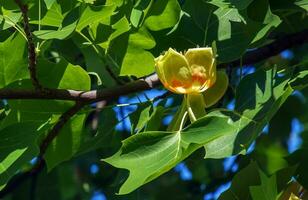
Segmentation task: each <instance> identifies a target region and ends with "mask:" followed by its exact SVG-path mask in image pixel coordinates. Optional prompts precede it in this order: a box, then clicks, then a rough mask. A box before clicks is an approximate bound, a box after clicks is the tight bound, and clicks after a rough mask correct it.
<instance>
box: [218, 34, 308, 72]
mask: <svg viewBox="0 0 308 200" xmlns="http://www.w3.org/2000/svg"><path fill="white" fill-rule="evenodd" d="M307 42H308V29H306V30H303V31H301V32H298V33H293V34H290V35H286V36H284V37H280V38H278V39H277V40H275V41H274V42H272V43H270V44H268V45H265V46H263V47H260V48H258V49H255V50H252V51H249V52H247V53H246V54H245V55H244V56H243V60H242V65H250V64H255V63H258V62H260V61H262V60H265V59H267V58H269V57H272V56H275V55H277V54H279V53H280V52H282V51H284V50H286V49H290V48H292V47H296V46H299V45H302V44H304V43H307ZM240 62H241V60H240V59H238V60H235V61H232V62H230V63H223V64H221V65H220V67H227V66H230V67H237V66H239V65H240Z"/></svg>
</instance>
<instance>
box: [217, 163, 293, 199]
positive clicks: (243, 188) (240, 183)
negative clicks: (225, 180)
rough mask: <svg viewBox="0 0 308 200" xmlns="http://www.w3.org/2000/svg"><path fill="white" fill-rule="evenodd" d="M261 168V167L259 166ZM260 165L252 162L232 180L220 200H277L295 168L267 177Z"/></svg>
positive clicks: (285, 169)
mask: <svg viewBox="0 0 308 200" xmlns="http://www.w3.org/2000/svg"><path fill="white" fill-rule="evenodd" d="M259 166H260V165H259ZM259 166H258V164H257V163H256V162H254V161H251V162H250V163H249V164H248V165H247V166H246V167H245V168H243V169H241V170H240V171H239V172H238V173H237V174H236V175H235V176H234V178H233V179H232V184H231V187H230V188H229V189H228V190H226V191H225V192H223V193H222V194H221V195H220V197H219V200H238V199H252V200H260V199H262V200H263V199H264V200H276V199H278V194H279V193H280V192H281V191H283V190H284V189H285V187H286V186H287V184H288V182H289V181H290V180H291V178H292V175H293V173H294V170H295V168H294V167H287V168H283V169H281V170H279V171H276V172H275V173H274V174H272V175H271V176H267V175H266V174H265V173H264V172H263V171H262V170H261V169H260V168H259Z"/></svg>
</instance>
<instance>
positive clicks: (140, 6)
mask: <svg viewBox="0 0 308 200" xmlns="http://www.w3.org/2000/svg"><path fill="white" fill-rule="evenodd" d="M152 3H153V1H152V0H146V1H141V0H139V1H137V3H136V5H135V6H134V8H133V9H132V12H131V14H130V21H131V23H132V25H133V26H134V27H136V28H139V27H140V26H141V25H142V22H143V21H144V18H145V15H146V14H147V11H148V10H149V9H150V7H151V4H152Z"/></svg>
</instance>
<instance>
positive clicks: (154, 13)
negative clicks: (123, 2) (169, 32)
mask: <svg viewBox="0 0 308 200" xmlns="http://www.w3.org/2000/svg"><path fill="white" fill-rule="evenodd" d="M180 12H181V7H180V5H179V3H178V1H177V0H168V1H165V0H157V1H155V2H154V4H153V6H152V8H151V10H150V12H149V13H148V17H147V19H146V20H145V25H146V27H147V28H148V29H150V30H153V31H159V30H162V29H166V28H170V27H173V26H174V25H175V24H176V23H177V22H178V20H179V18H180Z"/></svg>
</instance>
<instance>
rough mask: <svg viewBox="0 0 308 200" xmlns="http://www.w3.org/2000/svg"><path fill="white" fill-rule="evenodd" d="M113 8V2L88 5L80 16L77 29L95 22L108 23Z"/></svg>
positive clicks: (79, 29)
mask: <svg viewBox="0 0 308 200" xmlns="http://www.w3.org/2000/svg"><path fill="white" fill-rule="evenodd" d="M115 8H116V6H115V5H114V4H112V5H103V6H90V5H88V6H87V7H86V8H85V10H84V11H83V12H82V14H81V16H80V19H79V22H78V25H77V31H81V30H82V29H84V28H85V27H87V26H89V25H91V24H95V23H97V22H99V23H101V24H110V18H111V15H112V14H113V12H114V10H115Z"/></svg>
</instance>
